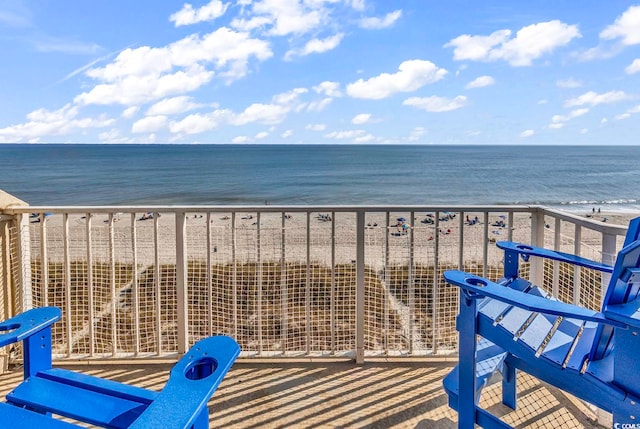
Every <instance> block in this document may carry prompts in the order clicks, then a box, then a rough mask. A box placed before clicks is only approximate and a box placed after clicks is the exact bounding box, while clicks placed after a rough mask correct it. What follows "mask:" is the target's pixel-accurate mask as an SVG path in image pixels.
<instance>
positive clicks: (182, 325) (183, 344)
mask: <svg viewBox="0 0 640 429" xmlns="http://www.w3.org/2000/svg"><path fill="white" fill-rule="evenodd" d="M175 216H176V301H177V302H176V306H177V309H176V313H177V316H178V320H177V324H178V353H180V354H184V353H186V352H187V350H189V324H188V323H187V320H188V317H189V308H188V306H187V297H188V294H189V291H188V290H187V288H188V283H187V214H186V212H184V211H179V212H176V214H175Z"/></svg>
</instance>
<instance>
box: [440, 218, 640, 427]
mask: <svg viewBox="0 0 640 429" xmlns="http://www.w3.org/2000/svg"><path fill="white" fill-rule="evenodd" d="M639 237H640V218H636V219H634V220H632V221H631V222H630V224H629V229H628V232H627V236H626V239H625V242H624V246H623V248H622V250H621V251H620V252H619V253H618V256H617V258H616V262H615V265H614V266H613V267H611V266H608V265H605V264H600V263H597V262H593V261H590V260H588V259H585V258H581V257H578V256H574V255H570V254H567V253H562V252H555V251H551V250H546V249H541V248H536V247H531V246H527V245H523V244H518V243H512V242H498V243H497V245H498V247H500V248H502V249H504V252H505V260H504V277H503V278H502V279H501V280H499V281H498V282H492V281H490V280H487V279H485V278H482V277H479V276H475V275H472V274H469V273H465V272H462V271H447V272H445V273H444V277H445V279H446V281H447V282H448V283H450V284H452V285H455V286H457V287H459V288H460V292H461V293H460V311H459V315H458V318H457V330H458V331H459V339H460V343H459V353H460V358H459V364H458V366H456V367H455V368H454V369H453V370H452V371H451V373H449V374H448V375H447V376H446V377H445V379H444V381H443V385H444V388H445V391H446V392H447V394H448V396H449V406H451V407H452V408H454V409H455V410H457V411H458V427H460V428H473V427H474V424H479V425H481V426H483V427H500V428H505V427H510V426H509V425H508V424H506V423H505V422H503V421H502V420H500V419H499V418H498V417H497V416H495V415H493V414H491V413H490V412H489V411H488V410H485V409H483V408H481V407H479V405H478V404H479V399H480V394H481V392H482V389H483V387H484V386H485V385H486V384H487V382H489V379H490V378H491V377H492V375H494V374H495V373H496V372H498V371H499V372H501V373H502V402H503V403H504V404H505V405H507V406H508V407H510V408H512V409H515V408H516V372H517V370H522V371H525V372H527V373H529V374H531V375H533V376H534V377H537V378H538V379H540V380H543V381H545V382H547V383H549V384H551V385H553V386H556V387H558V388H560V389H562V390H564V391H566V392H569V393H571V394H572V395H574V396H576V397H578V398H581V399H583V400H585V401H587V402H589V403H591V404H593V405H595V406H597V407H599V408H601V409H603V410H606V411H608V412H611V413H613V422H614V423H619V424H621V425H624V424H633V423H636V424H637V423H640V336H638V332H639V331H640V299H636V298H637V297H638V293H639V291H640V239H639ZM520 257H522V258H523V259H525V260H527V259H528V258H529V257H541V258H548V259H552V260H556V261H561V262H567V263H570V264H574V265H579V266H583V267H587V268H591V269H594V270H598V271H601V272H604V273H611V281H610V283H609V286H608V289H607V291H606V294H605V297H604V299H603V306H602V309H601V311H599V312H598V311H591V310H588V309H585V308H582V307H578V306H574V305H571V304H566V303H562V302H560V301H557V300H555V299H553V298H552V297H549V296H548V295H547V293H546V292H545V291H544V290H542V289H541V288H540V287H538V286H536V285H533V284H531V283H530V282H529V281H527V280H525V279H523V278H521V277H519V275H518V265H519V258H520ZM639 426H640V425H639ZM628 427H631V426H628Z"/></svg>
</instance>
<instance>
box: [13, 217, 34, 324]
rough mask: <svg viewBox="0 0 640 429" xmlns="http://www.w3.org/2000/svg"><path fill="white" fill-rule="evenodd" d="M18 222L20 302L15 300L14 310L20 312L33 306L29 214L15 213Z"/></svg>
mask: <svg viewBox="0 0 640 429" xmlns="http://www.w3.org/2000/svg"><path fill="white" fill-rule="evenodd" d="M16 220H17V222H18V243H17V245H18V249H17V251H18V257H17V258H16V259H17V261H18V264H19V267H18V268H19V273H20V288H21V291H20V298H21V302H16V307H15V309H16V312H18V313H22V312H24V311H26V310H29V309H31V308H33V297H32V291H31V235H30V233H29V214H28V213H23V214H20V215H17V218H16Z"/></svg>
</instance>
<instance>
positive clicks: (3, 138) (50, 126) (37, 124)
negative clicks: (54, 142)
mask: <svg viewBox="0 0 640 429" xmlns="http://www.w3.org/2000/svg"><path fill="white" fill-rule="evenodd" d="M78 113H79V109H78V106H73V105H71V104H66V105H65V106H64V107H62V108H60V109H58V110H53V111H51V110H47V109H38V110H34V111H33V112H31V113H29V114H28V115H27V119H28V122H25V123H23V124H18V125H12V126H9V127H5V128H0V142H12V143H19V142H24V141H30V140H39V139H40V138H42V137H50V136H64V135H69V134H71V133H72V132H77V131H78V130H85V129H89V128H103V127H108V126H111V125H112V124H113V123H114V122H115V121H114V120H113V119H111V118H108V117H107V116H106V115H101V116H99V117H97V118H88V117H87V118H78Z"/></svg>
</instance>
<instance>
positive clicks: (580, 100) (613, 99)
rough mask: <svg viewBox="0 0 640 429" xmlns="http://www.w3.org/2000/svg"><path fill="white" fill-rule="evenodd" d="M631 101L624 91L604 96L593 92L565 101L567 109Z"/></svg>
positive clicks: (612, 92)
mask: <svg viewBox="0 0 640 429" xmlns="http://www.w3.org/2000/svg"><path fill="white" fill-rule="evenodd" d="M627 99H629V96H628V95H627V94H625V93H624V91H609V92H605V93H604V94H598V93H596V92H593V91H589V92H586V93H584V94H582V95H581V96H579V97H577V98H572V99H569V100H567V101H565V103H564V106H565V107H575V106H584V105H590V106H597V105H598V104H610V103H617V102H619V101H624V100H627Z"/></svg>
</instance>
